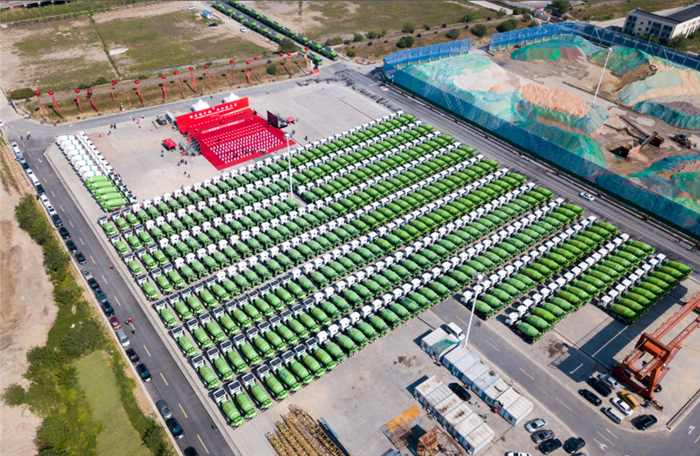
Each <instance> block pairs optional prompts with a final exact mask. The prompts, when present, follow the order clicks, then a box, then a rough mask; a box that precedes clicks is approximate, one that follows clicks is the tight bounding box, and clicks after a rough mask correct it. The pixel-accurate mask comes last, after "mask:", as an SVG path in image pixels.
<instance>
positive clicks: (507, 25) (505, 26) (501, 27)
mask: <svg viewBox="0 0 700 456" xmlns="http://www.w3.org/2000/svg"><path fill="white" fill-rule="evenodd" d="M517 26H518V23H517V22H516V21H515V19H509V20H507V21H503V22H501V23H500V24H498V25H497V26H496V30H498V31H499V32H501V33H504V32H510V31H511V30H515V28H516V27H517Z"/></svg>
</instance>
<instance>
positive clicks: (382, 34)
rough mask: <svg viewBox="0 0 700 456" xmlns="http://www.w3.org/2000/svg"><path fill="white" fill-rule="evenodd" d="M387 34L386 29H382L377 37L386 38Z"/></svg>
mask: <svg viewBox="0 0 700 456" xmlns="http://www.w3.org/2000/svg"><path fill="white" fill-rule="evenodd" d="M387 33H389V31H388V30H387V29H382V31H381V33H380V34H379V36H386V34H387ZM379 36H378V37H377V38H379Z"/></svg>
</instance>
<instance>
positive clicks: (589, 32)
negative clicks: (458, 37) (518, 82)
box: [489, 22, 700, 70]
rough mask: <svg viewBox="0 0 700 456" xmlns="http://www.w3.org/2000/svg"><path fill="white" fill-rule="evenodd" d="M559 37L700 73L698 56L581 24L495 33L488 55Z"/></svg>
mask: <svg viewBox="0 0 700 456" xmlns="http://www.w3.org/2000/svg"><path fill="white" fill-rule="evenodd" d="M561 35H578V36H582V37H583V38H586V39H587V40H590V41H593V42H594V43H596V44H598V45H601V46H605V47H610V46H624V47H628V48H632V49H637V50H640V51H644V52H646V53H647V54H650V55H653V56H654V57H659V58H662V59H667V60H669V61H671V62H673V63H677V64H679V65H683V66H686V67H688V68H692V69H694V70H700V56H695V55H691V54H688V53H686V52H680V51H676V50H673V49H669V48H667V47H664V46H659V45H658V44H654V43H651V42H649V41H644V40H640V39H639V38H635V37H632V36H629V35H625V34H624V33H619V32H615V31H613V30H610V29H604V28H601V27H598V26H597V25H592V24H587V23H585V22H562V23H559V24H547V25H543V26H541V27H533V28H528V29H523V30H514V31H512V32H506V33H497V34H495V35H492V36H491V43H490V44H489V50H490V51H498V50H501V49H508V48H511V47H513V46H516V45H526V44H530V43H533V42H537V41H542V40H545V39H552V38H555V37H558V36H561Z"/></svg>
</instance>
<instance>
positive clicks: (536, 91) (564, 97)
mask: <svg viewBox="0 0 700 456" xmlns="http://www.w3.org/2000/svg"><path fill="white" fill-rule="evenodd" d="M522 94H523V96H524V97H525V98H527V99H528V100H530V102H532V104H534V105H535V106H542V107H545V108H549V109H552V110H556V111H559V112H563V113H564V114H569V115H571V116H574V117H586V115H588V112H589V111H590V110H591V107H590V106H588V104H587V103H586V102H585V101H583V99H582V98H581V97H579V96H577V95H574V94H573V93H571V92H566V91H564V90H559V89H550V88H547V87H544V86H542V85H540V84H534V83H531V84H527V85H525V87H523V88H522Z"/></svg>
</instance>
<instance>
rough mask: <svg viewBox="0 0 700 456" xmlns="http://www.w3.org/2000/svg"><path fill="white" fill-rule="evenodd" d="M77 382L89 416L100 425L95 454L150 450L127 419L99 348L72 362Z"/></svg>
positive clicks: (137, 455)
mask: <svg viewBox="0 0 700 456" xmlns="http://www.w3.org/2000/svg"><path fill="white" fill-rule="evenodd" d="M75 368H76V370H77V377H78V382H79V383H80V387H81V388H82V390H83V391H85V396H86V397H87V401H88V403H89V404H90V410H91V412H92V418H93V419H94V420H95V421H97V422H99V423H100V424H101V425H103V426H104V427H103V429H102V432H100V433H99V434H98V435H97V447H96V449H95V450H96V453H97V454H99V455H101V456H111V455H114V456H122V455H126V454H128V455H134V456H148V455H150V454H151V452H150V451H149V450H148V448H146V447H145V446H144V445H143V444H142V442H141V438H140V436H139V434H138V432H136V430H135V429H134V428H133V426H132V425H131V423H130V422H129V418H128V417H127V415H126V411H125V410H124V407H123V405H122V401H121V399H120V396H119V388H118V387H117V382H116V379H115V378H114V373H113V372H112V366H111V365H110V363H109V361H108V360H107V358H106V354H105V352H104V351H102V350H98V351H95V352H93V353H91V354H89V355H87V356H84V357H83V358H81V359H80V360H78V361H77V362H76V363H75Z"/></svg>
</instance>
